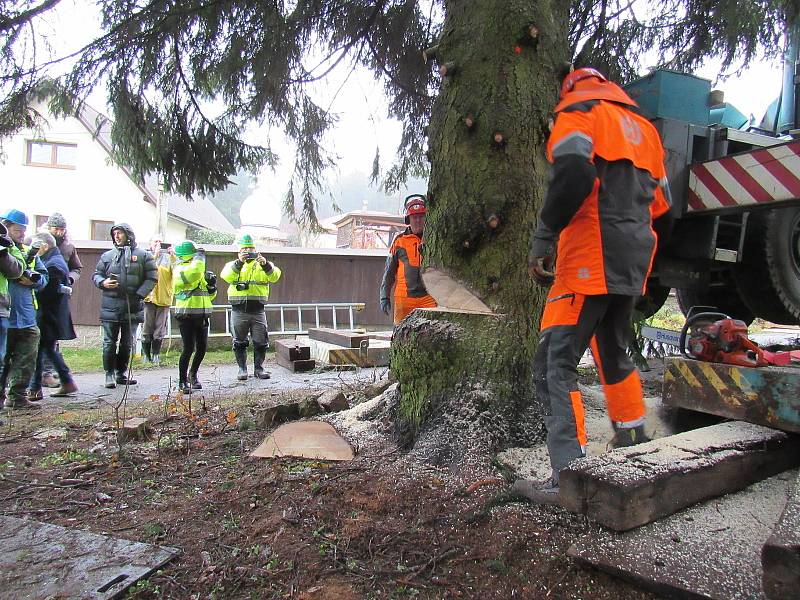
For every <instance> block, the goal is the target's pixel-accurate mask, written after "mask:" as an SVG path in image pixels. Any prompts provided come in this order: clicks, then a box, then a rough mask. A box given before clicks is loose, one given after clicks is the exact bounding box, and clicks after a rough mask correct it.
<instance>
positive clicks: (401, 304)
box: [380, 194, 436, 325]
mask: <svg viewBox="0 0 800 600" xmlns="http://www.w3.org/2000/svg"><path fill="white" fill-rule="evenodd" d="M425 213H426V206H425V196H422V195H420V194H412V195H410V196H408V197H407V198H406V201H405V222H406V225H408V227H406V230H405V231H404V232H403V233H401V234H400V235H398V236H397V237H396V238H394V241H393V242H392V247H391V248H390V249H389V256H388V257H387V259H386V268H385V269H384V271H383V279H382V280H381V291H380V303H381V310H382V311H383V313H384V314H386V315H387V316H388V315H389V312H390V311H391V302H390V301H389V294H390V293H391V291H392V286H394V324H395V325H397V324H398V323H399V322H400V321H402V320H403V319H404V318H405V317H406V316H407V315H408V314H409V313H410V312H411V311H412V310H414V309H415V308H432V307H434V306H436V300H434V299H433V298H432V297H431V295H430V294H428V290H426V289H425V284H424V283H423V282H422V274H421V271H420V266H421V264H422V252H421V251H420V249H421V246H422V232H423V229H424V228H425Z"/></svg>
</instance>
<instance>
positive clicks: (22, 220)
mask: <svg viewBox="0 0 800 600" xmlns="http://www.w3.org/2000/svg"><path fill="white" fill-rule="evenodd" d="M0 219H3V220H4V221H11V222H12V223H16V224H17V225H25V226H26V227H27V226H28V216H27V215H26V214H25V213H24V212H22V211H21V210H17V209H16V208H9V209H8V210H6V211H3V213H2V214H0Z"/></svg>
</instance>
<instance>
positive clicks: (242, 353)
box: [233, 346, 247, 381]
mask: <svg viewBox="0 0 800 600" xmlns="http://www.w3.org/2000/svg"><path fill="white" fill-rule="evenodd" d="M233 355H234V356H235V357H236V364H237V365H239V373H238V374H237V375H236V379H238V380H239V381H246V380H247V346H245V347H244V348H239V347H234V348H233Z"/></svg>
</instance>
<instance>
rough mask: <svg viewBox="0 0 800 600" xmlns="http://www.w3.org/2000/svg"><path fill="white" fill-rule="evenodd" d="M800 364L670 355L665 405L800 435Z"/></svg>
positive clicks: (665, 378) (666, 368)
mask: <svg viewBox="0 0 800 600" xmlns="http://www.w3.org/2000/svg"><path fill="white" fill-rule="evenodd" d="M798 396H800V368H797V367H759V368H751V367H738V366H735V365H725V364H721V363H710V362H703V361H698V360H691V359H688V358H685V357H679V356H674V357H669V358H666V359H665V361H664V395H663V397H664V404H666V405H667V406H674V407H679V408H688V409H691V410H696V411H699V412H703V413H707V414H712V415H719V416H720V417H726V418H728V419H736V420H739V421H747V422H749V423H756V424H758V425H765V426H767V427H774V428H775V429H781V430H783V431H793V432H795V433H800V403H798V402H797V398H798Z"/></svg>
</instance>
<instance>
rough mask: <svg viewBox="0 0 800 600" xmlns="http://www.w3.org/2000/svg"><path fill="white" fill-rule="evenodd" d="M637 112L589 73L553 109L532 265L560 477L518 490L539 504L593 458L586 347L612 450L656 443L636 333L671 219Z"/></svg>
mask: <svg viewBox="0 0 800 600" xmlns="http://www.w3.org/2000/svg"><path fill="white" fill-rule="evenodd" d="M637 108H638V107H637V105H636V103H635V102H634V101H633V100H632V99H631V98H630V97H629V96H628V95H627V94H626V93H625V92H624V91H623V90H622V89H621V88H620V87H619V86H617V85H616V84H614V83H611V82H609V81H608V80H606V78H605V77H604V76H603V75H602V74H600V73H599V72H598V71H596V70H595V69H588V68H584V69H578V70H575V71H572V72H571V73H570V74H569V75H567V76H566V77H565V78H564V81H563V83H562V87H561V100H560V102H559V103H558V105H557V106H556V108H555V113H556V119H555V123H554V125H553V130H552V132H551V134H550V138H549V140H548V142H547V158H548V160H549V161H550V162H551V163H552V177H551V181H550V185H549V188H548V190H547V195H546V197H545V201H544V205H543V206H542V210H541V213H540V215H539V221H538V226H537V228H536V231H535V233H534V234H533V239H532V242H531V250H530V254H529V257H528V265H529V270H530V273H531V276H532V277H533V278H534V279H535V280H536V282H537V283H539V284H540V285H546V286H550V291H549V294H548V296H547V302H546V304H545V308H544V314H543V315H542V320H541V326H540V327H541V328H540V338H539V346H538V349H537V352H536V356H535V357H534V363H533V371H534V380H535V385H536V396H537V400H538V401H539V402H540V404H541V407H542V411H543V414H544V421H545V426H546V428H547V448H548V451H549V454H550V464H551V466H552V471H553V472H552V476H551V478H550V480H549V481H547V482H544V484H541V485H536V484H535V483H534V482H530V481H524V480H520V481H518V482H516V483H515V484H514V490H515V491H516V492H517V493H519V494H521V495H524V496H527V497H528V498H530V499H531V500H534V501H536V502H540V503H551V504H558V503H559V502H560V499H559V487H558V477H559V471H560V470H561V469H563V468H564V467H566V466H567V465H568V464H569V463H570V462H571V461H573V460H574V459H576V458H578V457H581V456H584V455H585V449H586V443H587V440H586V428H585V424H584V409H583V402H582V400H581V394H580V392H579V391H578V373H577V365H578V361H579V360H580V358H581V357H582V356H583V353H584V352H585V351H586V348H587V346H591V350H592V354H593V356H594V360H595V363H596V365H597V369H598V373H599V376H600V381H601V383H602V385H603V391H604V393H605V398H606V406H607V409H608V414H609V417H610V419H611V422H612V425H613V428H614V431H615V436H614V440H613V442H612V443H613V445H614V446H615V447H619V446H631V445H633V444H637V443H641V442H644V441H649V438H648V437H647V435H646V433H645V430H644V421H645V406H644V401H643V398H642V384H641V380H640V379H639V373H638V372H637V371H636V368H635V367H634V365H633V363H632V362H631V360H630V358H629V357H628V354H627V346H628V333H629V331H630V323H631V316H632V313H633V308H634V305H635V303H636V300H637V299H638V298H639V297H640V296H641V295H642V294H643V293H644V292H645V286H646V283H647V277H648V275H649V273H650V270H651V267H652V263H653V258H654V256H655V253H656V248H657V243H658V241H659V239H660V240H661V241H662V242H663V241H664V239H665V238H666V235H668V233H669V230H670V229H671V225H672V218H671V216H670V207H671V200H670V194H669V188H668V185H667V178H666V171H665V169H664V149H663V146H662V145H661V140H660V138H659V136H658V132H657V131H656V130H655V128H654V127H653V125H652V124H651V123H650V122H649V121H648V120H647V119H645V118H643V117H642V116H641V115H640V114H639V112H638V110H637ZM657 231H658V233H656V232H657ZM556 256H558V261H557V263H556ZM554 265H555V272H554V271H553V267H554Z"/></svg>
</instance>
